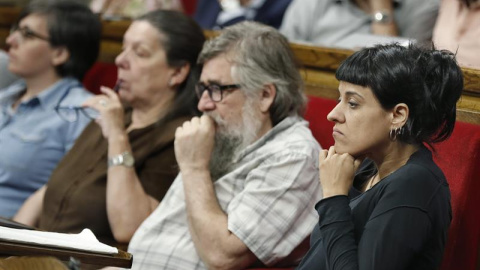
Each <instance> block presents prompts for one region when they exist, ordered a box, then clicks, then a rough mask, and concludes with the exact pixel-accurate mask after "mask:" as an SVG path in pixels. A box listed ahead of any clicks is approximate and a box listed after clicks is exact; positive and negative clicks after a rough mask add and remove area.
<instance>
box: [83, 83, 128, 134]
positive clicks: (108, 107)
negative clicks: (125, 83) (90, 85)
mask: <svg viewBox="0 0 480 270" xmlns="http://www.w3.org/2000/svg"><path fill="white" fill-rule="evenodd" d="M100 91H101V92H102V93H103V95H97V96H94V97H92V98H90V99H88V100H87V101H85V102H84V103H83V105H82V106H84V107H90V108H92V109H95V110H97V111H98V112H99V114H100V116H99V117H98V118H97V119H96V120H95V122H97V124H98V125H99V126H100V127H101V129H102V133H103V136H104V137H105V138H106V139H108V138H109V137H111V136H114V135H118V134H123V133H125V122H124V109H123V106H122V103H121V101H120V99H119V97H118V94H117V93H115V92H114V91H113V90H112V89H110V88H108V87H105V86H102V87H101V88H100Z"/></svg>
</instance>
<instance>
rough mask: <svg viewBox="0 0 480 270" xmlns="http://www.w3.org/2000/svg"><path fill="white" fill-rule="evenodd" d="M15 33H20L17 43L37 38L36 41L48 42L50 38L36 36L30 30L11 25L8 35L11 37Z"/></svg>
mask: <svg viewBox="0 0 480 270" xmlns="http://www.w3.org/2000/svg"><path fill="white" fill-rule="evenodd" d="M17 31H18V32H19V33H20V37H21V38H20V41H19V43H22V42H23V41H24V40H26V39H33V38H38V39H41V40H45V41H47V42H50V38H48V37H45V36H43V35H40V34H37V33H35V32H34V31H33V30H32V29H30V28H28V27H26V26H25V27H20V26H18V25H13V26H12V28H10V35H13V34H14V33H15V32H17Z"/></svg>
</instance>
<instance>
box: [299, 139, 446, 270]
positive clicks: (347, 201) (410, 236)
mask: <svg viewBox="0 0 480 270" xmlns="http://www.w3.org/2000/svg"><path fill="white" fill-rule="evenodd" d="M375 172H376V168H375V165H374V163H373V162H372V161H371V160H366V161H364V163H363V164H362V166H361V167H360V169H359V170H358V173H357V175H356V176H355V179H354V187H353V188H352V189H351V191H350V194H349V196H348V197H347V196H334V197H329V198H326V199H323V200H321V201H320V202H318V203H317V205H316V206H315V208H316V209H317V212H318V214H319V223H318V224H317V225H316V226H315V228H314V230H313V232H312V235H311V239H310V245H311V246H310V250H309V252H308V253H307V255H306V256H305V257H304V259H303V260H302V262H301V264H300V266H299V267H298V268H297V269H302V270H303V269H317V270H323V269H325V270H326V269H328V270H334V269H365V270H367V269H368V270H378V269H385V270H387V269H388V270H395V269H408V270H415V269H419V270H420V269H421V270H428V269H438V267H439V265H440V263H441V259H442V255H443V250H444V247H445V242H446V239H447V231H448V227H449V226H450V221H451V219H452V211H451V207H450V190H449V188H448V184H447V181H446V180H445V176H444V175H443V173H442V171H441V170H440V169H439V168H438V167H437V165H436V164H435V163H434V162H433V160H432V154H431V152H430V151H429V150H428V149H426V148H421V149H420V150H418V151H417V152H416V153H414V154H413V155H412V156H411V157H410V159H409V160H408V162H407V163H406V164H405V165H404V166H402V167H401V168H400V169H398V170H397V171H395V172H394V173H392V174H391V175H389V176H387V177H385V178H384V179H382V181H380V182H379V183H378V184H376V185H375V186H373V188H371V189H370V190H367V191H366V192H364V193H361V192H360V191H358V189H360V187H361V186H362V185H363V184H365V183H366V181H367V180H368V179H369V178H370V177H371V176H372V175H373V174H375Z"/></svg>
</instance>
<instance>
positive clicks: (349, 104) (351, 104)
mask: <svg viewBox="0 0 480 270" xmlns="http://www.w3.org/2000/svg"><path fill="white" fill-rule="evenodd" d="M348 106H349V107H350V108H356V107H357V106H358V103H356V102H353V101H349V102H348Z"/></svg>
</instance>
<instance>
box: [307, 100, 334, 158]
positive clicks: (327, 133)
mask: <svg viewBox="0 0 480 270" xmlns="http://www.w3.org/2000/svg"><path fill="white" fill-rule="evenodd" d="M336 105H337V102H336V101H335V100H333V99H326V98H321V97H314V96H309V97H308V105H307V111H306V113H305V120H307V121H308V122H309V123H310V125H309V127H310V130H311V131H312V134H313V137H315V139H316V140H317V141H318V143H320V145H321V146H322V148H323V149H328V148H329V147H330V146H332V145H333V144H334V143H335V141H334V140H333V137H332V131H333V125H334V123H333V122H330V121H328V120H327V115H328V113H329V112H330V111H331V110H332V109H333V108H334V107H335V106H336Z"/></svg>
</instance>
